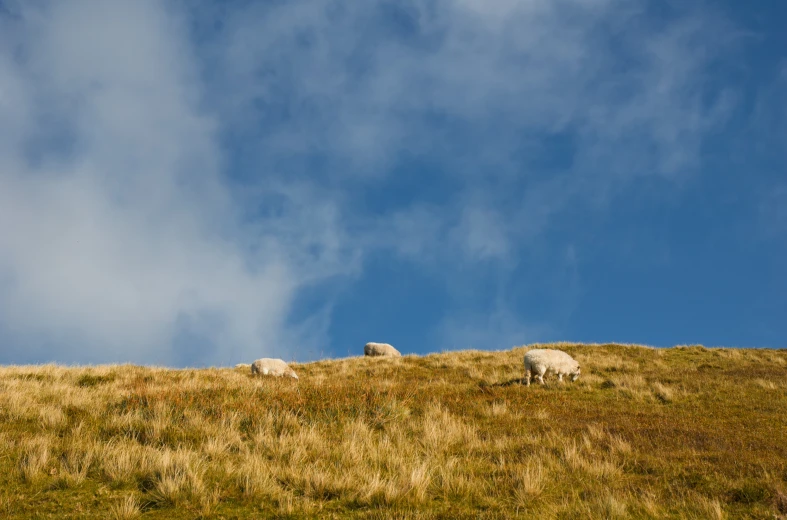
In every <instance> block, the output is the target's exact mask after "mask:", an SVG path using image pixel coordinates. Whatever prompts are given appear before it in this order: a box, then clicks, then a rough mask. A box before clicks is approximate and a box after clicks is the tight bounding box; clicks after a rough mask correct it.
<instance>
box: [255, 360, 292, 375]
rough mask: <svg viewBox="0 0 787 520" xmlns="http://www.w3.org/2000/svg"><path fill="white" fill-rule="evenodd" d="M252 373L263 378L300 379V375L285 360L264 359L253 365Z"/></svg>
mask: <svg viewBox="0 0 787 520" xmlns="http://www.w3.org/2000/svg"><path fill="white" fill-rule="evenodd" d="M251 373H252V374H260V375H263V376H289V377H292V378H293V379H298V375H297V374H296V373H295V371H294V370H293V369H291V368H290V367H289V366H288V365H287V363H285V362H284V360H281V359H272V358H262V359H258V360H257V361H255V362H254V363H252V364H251Z"/></svg>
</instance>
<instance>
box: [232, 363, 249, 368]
mask: <svg viewBox="0 0 787 520" xmlns="http://www.w3.org/2000/svg"><path fill="white" fill-rule="evenodd" d="M250 366H251V365H250V364H248V363H238V364H237V365H235V368H249V367H250Z"/></svg>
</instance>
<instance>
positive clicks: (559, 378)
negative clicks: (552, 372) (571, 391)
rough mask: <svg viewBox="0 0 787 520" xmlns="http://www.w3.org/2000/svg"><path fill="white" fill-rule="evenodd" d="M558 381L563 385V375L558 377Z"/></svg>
mask: <svg viewBox="0 0 787 520" xmlns="http://www.w3.org/2000/svg"><path fill="white" fill-rule="evenodd" d="M557 380H558V381H560V382H561V383H562V382H563V374H558V375H557Z"/></svg>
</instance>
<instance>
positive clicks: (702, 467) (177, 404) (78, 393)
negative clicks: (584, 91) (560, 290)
mask: <svg viewBox="0 0 787 520" xmlns="http://www.w3.org/2000/svg"><path fill="white" fill-rule="evenodd" d="M531 347H532V346H530V347H520V348H514V349H512V350H508V351H502V352H484V351H463V352H452V353H443V354H433V355H428V356H422V357H419V356H406V357H403V358H398V359H383V358H362V357H358V358H349V359H340V360H330V361H321V362H316V363H308V364H301V365H293V368H295V370H296V371H297V372H298V374H299V375H300V381H293V380H291V379H261V378H252V377H251V375H250V374H249V373H247V370H248V369H240V368H237V369H236V368H222V369H200V370H191V369H186V370H172V369H163V368H148V367H138V366H130V365H116V366H98V367H63V366H56V365H44V366H10V367H0V518H20V519H21V518H120V519H123V518H142V519H146V518H150V519H154V518H159V519H163V518H177V519H179V518H226V519H230V518H376V519H383V518H403V519H404V518H413V519H427V518H534V517H538V518H659V519H660V518H686V519H689V518H697V519H721V518H731V519H733V518H735V519H737V518H762V519H766V518H767V519H773V518H787V350H739V349H716V348H714V349H708V348H703V347H699V346H692V347H674V348H669V349H654V348H647V347H641V346H632V345H575V344H559V345H553V347H556V348H561V349H563V350H566V351H567V352H569V353H570V354H572V355H573V356H574V357H575V358H576V359H578V360H579V361H580V363H581V365H582V377H580V379H579V380H578V381H577V382H575V383H563V384H559V383H557V382H556V381H555V379H554V377H552V378H547V383H548V384H547V385H545V386H543V387H542V386H531V387H529V388H527V387H524V386H522V385H521V384H520V382H521V378H522V371H523V369H522V358H523V355H524V353H525V351H526V350H527V349H528V348H531Z"/></svg>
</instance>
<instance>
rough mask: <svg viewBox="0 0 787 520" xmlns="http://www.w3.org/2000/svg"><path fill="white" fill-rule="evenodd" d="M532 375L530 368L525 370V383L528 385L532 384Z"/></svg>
mask: <svg viewBox="0 0 787 520" xmlns="http://www.w3.org/2000/svg"><path fill="white" fill-rule="evenodd" d="M530 377H531V372H530V370H529V369H528V370H525V385H526V386H530Z"/></svg>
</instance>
